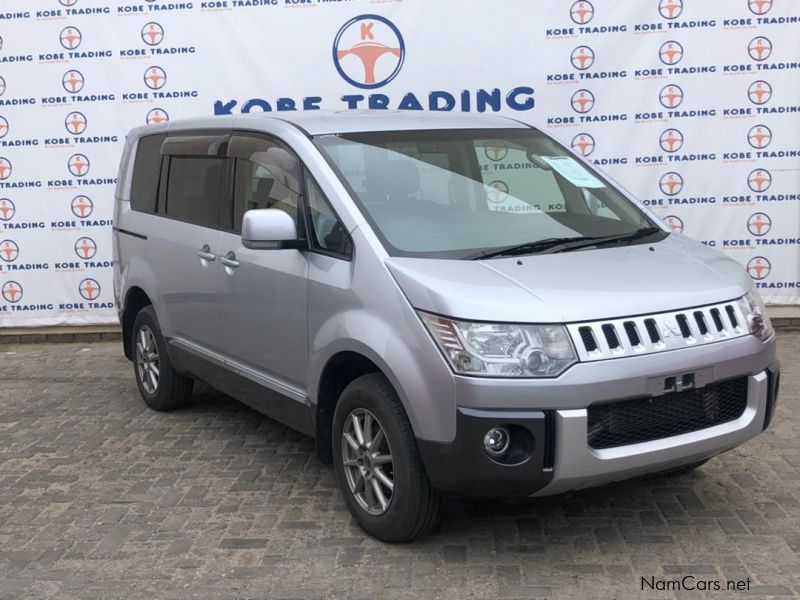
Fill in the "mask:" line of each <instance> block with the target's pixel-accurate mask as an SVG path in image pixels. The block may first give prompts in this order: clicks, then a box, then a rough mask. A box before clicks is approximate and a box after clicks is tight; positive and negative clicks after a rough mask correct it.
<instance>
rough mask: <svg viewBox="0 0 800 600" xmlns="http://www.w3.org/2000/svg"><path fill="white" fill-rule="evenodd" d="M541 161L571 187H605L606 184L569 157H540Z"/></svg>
mask: <svg viewBox="0 0 800 600" xmlns="http://www.w3.org/2000/svg"><path fill="white" fill-rule="evenodd" d="M542 160H543V161H545V162H546V163H547V164H548V165H550V166H551V167H553V169H555V170H556V171H557V172H558V174H559V175H561V176H562V177H564V178H565V179H566V180H567V181H569V182H570V183H571V184H573V185H577V186H578V187H583V188H601V187H606V184H604V183H603V182H602V181H600V180H599V179H597V177H595V176H594V175H592V174H591V173H590V172H589V171H587V170H586V168H585V167H584V166H583V165H581V164H580V163H579V162H578V161H577V160H575V159H574V158H572V157H571V156H542Z"/></svg>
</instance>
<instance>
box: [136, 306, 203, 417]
mask: <svg viewBox="0 0 800 600" xmlns="http://www.w3.org/2000/svg"><path fill="white" fill-rule="evenodd" d="M132 340H133V372H134V375H135V376H136V385H137V386H138V387H139V394H141V396H142V399H143V400H144V402H145V404H147V406H149V407H150V408H152V409H154V410H173V409H176V408H181V407H182V406H185V405H186V404H188V403H189V401H190V400H191V397H192V386H193V384H194V379H192V378H191V377H188V376H186V375H182V374H180V373H178V372H177V371H176V370H175V369H174V368H173V366H172V363H171V362H170V360H169V355H168V354H167V348H166V344H165V343H164V338H163V336H162V335H161V329H160V328H159V326H158V320H157V319H156V313H155V311H154V310H153V307H152V306H145V307H144V308H143V309H142V310H140V311H139V313H138V314H137V315H136V319H135V320H134V322H133V337H132Z"/></svg>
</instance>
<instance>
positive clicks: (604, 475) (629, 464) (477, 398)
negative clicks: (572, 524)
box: [418, 337, 780, 497]
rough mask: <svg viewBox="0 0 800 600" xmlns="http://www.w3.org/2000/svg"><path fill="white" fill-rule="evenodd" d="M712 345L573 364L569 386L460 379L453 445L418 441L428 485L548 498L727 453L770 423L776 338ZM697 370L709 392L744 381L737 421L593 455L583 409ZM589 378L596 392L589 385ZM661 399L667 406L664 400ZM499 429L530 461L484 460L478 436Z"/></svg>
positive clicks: (485, 493) (775, 376) (639, 394)
mask: <svg viewBox="0 0 800 600" xmlns="http://www.w3.org/2000/svg"><path fill="white" fill-rule="evenodd" d="M716 346H717V347H716V348H713V347H711V346H706V347H703V348H696V349H692V350H680V351H675V352H670V353H665V354H661V355H658V356H642V357H636V358H630V359H622V360H619V361H607V362H605V363H594V364H591V365H584V364H581V365H577V366H576V367H575V368H574V369H573V373H572V374H571V377H570V378H571V379H572V380H573V381H572V383H571V384H570V383H568V382H567V381H565V380H566V379H570V378H566V377H563V376H562V378H559V380H561V381H560V384H561V385H557V384H556V383H557V382H558V381H559V380H550V381H548V382H546V383H545V385H541V384H540V383H541V382H536V385H531V383H530V381H528V382H527V386H524V385H520V382H519V381H513V380H505V381H501V382H498V381H497V380H494V381H489V380H479V379H475V378H472V380H471V381H463V380H466V379H468V378H461V379H462V381H460V382H459V384H458V386H457V387H460V389H461V393H460V394H459V396H458V397H459V404H460V406H459V408H458V414H457V433H456V438H455V439H454V440H453V441H452V442H451V443H436V442H430V441H423V440H418V443H419V449H420V453H421V455H422V459H423V462H424V464H425V467H426V470H427V472H428V476H429V477H430V479H431V482H432V483H433V485H434V487H437V488H439V489H442V490H447V491H452V492H456V493H460V494H465V495H469V496H484V497H491V496H524V495H551V494H558V493H562V492H565V491H569V490H578V489H583V488H587V487H592V486H596V485H601V484H604V483H609V482H613V481H619V480H623V479H628V478H631V477H636V476H640V475H644V474H647V473H654V472H659V471H666V470H669V469H672V468H676V467H680V466H683V465H688V464H691V463H694V462H698V461H701V460H703V459H706V458H709V457H712V456H715V455H717V454H720V453H721V452H725V451H726V450H729V449H731V448H733V447H735V446H738V445H740V444H742V443H744V442H745V441H747V440H749V439H751V438H753V437H755V436H756V435H758V434H759V433H760V432H761V431H763V430H764V429H765V428H766V427H767V425H769V422H770V420H771V418H772V415H773V413H774V403H775V401H776V398H777V382H778V376H779V368H780V366H779V363H778V361H777V359H776V358H775V343H774V340H772V341H770V342H769V343H767V344H763V343H761V342H760V341H758V340H756V339H755V338H753V337H748V338H742V339H739V340H732V341H730V342H728V343H725V344H719V345H716ZM712 360H713V362H712ZM613 362H616V364H613V365H612V364H610V363H613ZM581 371H583V372H581ZM697 371H702V372H703V373H704V375H705V376H706V377H707V379H706V381H705V384H706V385H711V384H714V383H717V382H721V381H725V380H728V379H732V378H736V377H743V376H746V377H747V402H746V406H745V409H744V411H743V412H742V413H741V415H740V416H739V417H738V418H736V419H734V420H731V421H728V422H725V423H721V424H719V425H715V426H712V427H707V428H705V429H700V430H697V431H692V432H689V433H683V434H680V435H674V436H672V437H666V438H662V439H656V440H652V441H646V442H642V443H635V444H630V445H625V446H619V447H614V448H607V449H596V448H592V447H590V445H589V442H588V420H589V419H588V410H587V407H588V406H590V405H591V404H593V403H594V402H603V401H611V400H622V399H626V398H636V397H645V396H649V395H651V394H652V384H653V381H654V380H658V379H659V378H662V377H667V376H671V375H675V374H679V373H684V372H697ZM592 375H593V376H595V384H594V385H593V386H591V385H590V383H589V382H588V381H587V380H586V378H587V377H591V376H592ZM609 375H611V377H609ZM613 375H617V377H616V378H614V377H613ZM489 383H494V385H489ZM498 398H500V399H502V400H501V401H498ZM525 400H527V401H525ZM659 400H663V401H669V395H668V394H667V395H663V396H661V397H660V398H659ZM465 403H466V404H467V406H465V405H464V404H465ZM492 404H494V407H492V408H488V407H489V406H492ZM476 405H477V406H476ZM524 405H526V406H525V408H523V406H524ZM500 407H502V408H500ZM498 425H512V426H514V427H515V428H516V427H519V428H521V430H524V431H527V433H526V434H525V435H529V437H530V438H531V439H532V440H533V443H532V444H531V448H532V451H531V453H530V457H529V459H527V460H525V461H523V462H521V463H520V464H516V465H507V464H499V463H497V462H495V461H493V460H491V459H490V458H489V457H488V456H487V455H486V453H485V452H484V451H483V444H482V441H483V436H484V435H485V433H486V431H487V430H488V429H489V428H491V427H494V426H498Z"/></svg>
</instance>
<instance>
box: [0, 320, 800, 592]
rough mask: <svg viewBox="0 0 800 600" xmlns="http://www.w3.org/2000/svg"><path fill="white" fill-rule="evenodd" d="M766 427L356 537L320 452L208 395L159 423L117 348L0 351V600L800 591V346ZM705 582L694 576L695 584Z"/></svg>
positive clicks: (786, 348) (784, 340)
mask: <svg viewBox="0 0 800 600" xmlns="http://www.w3.org/2000/svg"><path fill="white" fill-rule="evenodd" d="M780 355H781V359H782V360H783V377H782V401H781V405H780V407H779V409H778V412H777V417H776V420H775V422H774V424H773V426H772V427H771V429H770V430H769V431H767V432H766V433H765V434H763V435H761V436H760V437H759V438H757V439H755V440H753V441H751V442H750V443H748V444H746V445H745V446H743V447H740V448H738V449H736V450H734V451H731V452H729V453H727V454H725V455H723V456H721V457H718V458H715V459H713V460H712V461H711V462H710V463H708V464H707V465H706V466H704V467H702V468H701V469H699V470H697V471H696V472H693V473H690V474H684V475H673V476H653V477H649V478H645V479H639V480H635V481H629V482H625V483H620V484H615V485H611V486H606V487H603V488H598V489H594V490H588V491H584V492H580V493H572V494H568V495H564V496H560V497H555V498H542V499H530V500H525V501H518V502H485V501H484V502H469V501H464V500H451V501H450V505H449V511H448V513H447V516H446V519H445V522H444V524H443V526H442V529H441V531H440V532H439V533H438V534H436V535H432V536H429V537H427V538H425V539H423V540H421V541H419V542H417V543H413V544H408V545H400V546H390V545H385V544H382V543H380V542H377V541H375V540H372V539H370V538H368V537H366V536H365V535H363V534H362V533H361V531H360V530H359V529H358V528H357V527H356V526H355V524H354V523H353V521H352V520H351V518H350V516H349V514H348V513H347V511H346V509H345V507H344V504H343V502H342V500H341V499H340V496H339V490H338V489H337V486H336V481H335V479H334V474H333V471H332V470H331V469H329V468H326V467H323V466H321V465H320V464H319V463H318V462H317V460H316V458H315V454H314V447H313V443H312V441H311V440H310V439H306V438H304V437H302V436H301V435H299V434H297V433H294V432H293V431H291V430H289V429H287V428H286V427H284V426H282V425H280V424H277V423H275V422H274V421H271V420H270V419H268V418H266V417H263V416H261V415H259V414H257V413H255V412H253V411H252V410H250V409H248V408H246V407H244V406H243V405H240V404H238V403H237V402H235V401H233V400H231V399H228V398H226V397H225V396H222V395H221V394H219V393H217V392H214V391H213V390H210V389H208V388H203V389H200V390H199V391H198V392H197V394H196V403H195V404H194V406H192V407H191V408H189V409H186V410H181V411H177V412H173V413H169V414H159V413H155V412H153V411H150V410H147V409H146V408H145V406H144V404H143V403H142V402H141V400H140V399H139V396H138V393H137V390H136V386H135V384H134V381H133V376H132V369H131V367H130V364H129V363H128V362H127V361H126V360H125V359H124V358H123V356H122V353H121V347H120V345H119V343H109V342H101V343H89V344H33V345H19V346H8V345H6V346H4V347H0V598H136V599H138V598H142V599H144V598H147V599H149V598H201V599H207V598H253V599H256V598H303V599H305V598H330V597H342V598H447V599H450V598H452V599H461V598H494V597H523V598H528V597H565V598H603V599H606V598H621V597H626V598H627V597H631V598H673V597H678V598H702V597H707V596H708V597H715V598H730V597H736V595H732V594H731V593H728V592H725V591H722V592H714V593H709V594H705V593H703V592H697V591H695V592H683V593H675V592H673V591H658V590H650V589H646V590H645V591H642V589H641V577H643V576H644V577H648V578H649V577H651V576H652V577H655V578H656V580H660V581H666V580H673V579H680V578H683V577H684V576H687V575H688V576H692V577H694V578H696V579H695V580H694V581H700V580H716V581H720V582H722V585H726V582H727V581H728V580H747V579H748V578H749V579H750V589H749V592H747V593H742V594H740V595H741V597H758V598H761V597H767V596H775V597H787V596H792V595H800V435H798V431H800V414H798V401H797V398H798V390H799V389H800V358H799V357H800V334H797V333H795V334H788V333H785V334H783V335H782V336H781V337H780ZM688 581H691V580H688Z"/></svg>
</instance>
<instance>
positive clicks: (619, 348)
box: [567, 302, 750, 362]
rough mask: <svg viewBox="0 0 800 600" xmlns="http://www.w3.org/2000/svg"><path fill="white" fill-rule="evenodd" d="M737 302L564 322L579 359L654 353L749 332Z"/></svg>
mask: <svg viewBox="0 0 800 600" xmlns="http://www.w3.org/2000/svg"><path fill="white" fill-rule="evenodd" d="M744 322H745V321H744V316H743V315H742V314H741V311H740V310H739V308H738V306H737V304H736V302H723V303H721V304H716V305H708V306H701V307H697V308H693V309H687V310H678V311H672V312H666V313H658V314H650V315H640V316H636V317H625V318H621V319H605V320H601V321H593V322H591V323H573V324H570V325H567V329H568V330H569V332H570V334H571V336H572V340H573V341H574V343H575V349H576V350H577V351H578V357H579V358H580V360H581V361H582V362H592V361H597V360H608V359H612V358H625V357H626V356H639V355H642V354H654V353H656V352H666V351H668V350H678V349H680V348H690V347H693V346H703V345H705V344H713V343H715V342H721V341H724V340H730V339H733V338H737V337H742V336H745V335H749V333H750V332H749V330H748V329H747V328H746V327H743V326H742V324H743V323H744Z"/></svg>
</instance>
